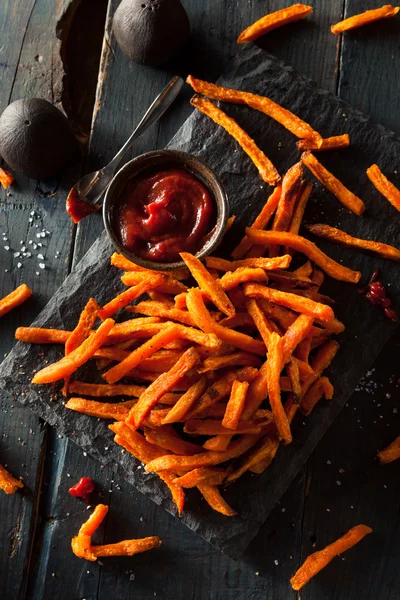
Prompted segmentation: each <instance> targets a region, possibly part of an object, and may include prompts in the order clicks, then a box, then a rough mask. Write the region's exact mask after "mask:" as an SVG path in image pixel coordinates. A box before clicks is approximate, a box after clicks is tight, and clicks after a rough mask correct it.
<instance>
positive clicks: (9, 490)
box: [0, 465, 24, 494]
mask: <svg viewBox="0 0 400 600" xmlns="http://www.w3.org/2000/svg"><path fill="white" fill-rule="evenodd" d="M23 487H24V484H23V483H22V481H20V480H19V479H16V478H15V477H13V476H12V475H11V473H9V472H8V471H7V469H5V468H4V467H3V465H0V490H3V492H5V493H6V494H15V492H16V491H17V489H18V488H23Z"/></svg>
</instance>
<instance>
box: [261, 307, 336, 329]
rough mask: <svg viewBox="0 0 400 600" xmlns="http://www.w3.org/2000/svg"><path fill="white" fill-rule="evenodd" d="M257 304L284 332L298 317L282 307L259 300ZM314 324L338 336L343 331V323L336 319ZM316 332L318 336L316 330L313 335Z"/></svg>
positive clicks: (319, 321)
mask: <svg viewBox="0 0 400 600" xmlns="http://www.w3.org/2000/svg"><path fill="white" fill-rule="evenodd" d="M257 302H258V303H259V305H260V306H261V308H262V310H263V311H264V312H265V313H267V314H268V315H270V317H271V318H272V319H275V320H276V321H277V322H278V324H279V326H280V327H281V328H282V329H284V330H285V329H288V327H290V325H292V323H294V321H295V320H296V319H297V317H298V315H296V313H294V312H293V311H291V310H289V309H288V308H285V307H284V306H278V305H277V304H272V302H269V301H268V300H265V299H262V298H260V299H259V300H258V301H257ZM315 323H316V324H318V325H320V326H321V327H324V328H326V329H327V330H328V331H330V332H331V333H336V334H338V333H342V331H344V325H343V323H341V322H340V321H339V320H338V319H336V318H335V319H332V320H331V321H329V322H328V323H326V322H325V321H321V320H320V319H315ZM317 332H318V334H320V330H318V329H316V331H315V332H314V334H316V333H317ZM314 334H313V335H314Z"/></svg>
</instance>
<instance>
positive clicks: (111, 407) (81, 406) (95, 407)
mask: <svg viewBox="0 0 400 600" xmlns="http://www.w3.org/2000/svg"><path fill="white" fill-rule="evenodd" d="M134 404H135V400H127V401H126V402H97V401H95V400H85V399H84V398H69V400H68V401H67V402H66V404H65V408H69V409H70V410H75V411H77V412H80V413H84V414H85V415H89V416H91V417H99V418H101V419H114V420H115V421H125V419H126V417H127V416H128V414H129V411H130V409H131V408H132V406H133V405H134Z"/></svg>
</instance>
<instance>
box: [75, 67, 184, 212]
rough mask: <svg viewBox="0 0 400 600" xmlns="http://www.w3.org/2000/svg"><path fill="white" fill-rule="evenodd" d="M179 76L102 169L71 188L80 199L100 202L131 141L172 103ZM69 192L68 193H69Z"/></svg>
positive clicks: (178, 88) (176, 91)
mask: <svg viewBox="0 0 400 600" xmlns="http://www.w3.org/2000/svg"><path fill="white" fill-rule="evenodd" d="M183 83H184V82H183V79H182V78H181V77H178V76H177V77H174V78H173V79H171V81H170V82H169V83H168V85H167V86H166V87H165V88H164V89H163V91H162V92H161V94H159V95H158V96H157V98H156V99H155V100H154V102H153V103H152V105H151V106H150V108H149V109H148V110H147V112H146V113H145V115H144V117H143V118H142V120H141V121H140V123H139V125H138V126H137V127H136V129H135V130H134V132H133V133H132V135H131V136H130V137H129V139H128V140H127V141H126V142H125V144H124V145H123V146H122V148H121V150H119V152H117V154H116V155H115V156H114V158H113V159H112V161H111V162H109V163H108V165H106V166H105V167H103V168H102V169H99V170H98V171H94V172H93V173H88V174H87V175H84V176H83V177H82V178H81V179H80V180H79V181H78V182H77V183H76V184H75V185H74V187H73V188H72V190H71V192H72V191H73V190H75V191H76V192H77V193H78V195H79V198H80V199H81V200H85V201H86V202H89V203H90V204H100V203H99V200H100V198H101V196H102V195H103V192H105V191H106V189H107V187H108V186H109V184H110V182H111V180H112V178H113V177H114V174H115V171H116V170H117V167H118V165H119V163H120V161H121V159H122V157H123V156H124V155H125V154H126V152H127V151H128V150H129V149H130V148H131V146H132V144H133V142H134V141H135V140H136V139H137V138H138V137H139V136H140V135H142V133H144V131H145V130H146V129H147V128H148V127H150V125H152V124H153V123H155V122H156V121H158V119H160V117H161V116H162V115H163V114H164V113H165V111H166V110H167V108H169V106H170V105H171V104H172V102H173V101H174V100H175V98H176V97H177V96H178V94H179V92H180V91H181V89H182V86H183ZM71 192H70V193H71Z"/></svg>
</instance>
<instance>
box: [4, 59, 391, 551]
mask: <svg viewBox="0 0 400 600" xmlns="http://www.w3.org/2000/svg"><path fill="white" fill-rule="evenodd" d="M221 81H223V83H225V84H227V83H228V82H229V84H230V85H231V86H232V87H241V88H242V89H249V90H252V91H255V92H259V93H264V94H266V95H268V96H270V97H271V98H273V99H275V100H277V101H279V102H280V103H281V104H283V105H284V106H286V107H288V108H290V109H292V110H293V111H294V112H296V113H297V114H299V116H301V117H302V118H304V119H305V120H307V121H309V122H310V123H311V124H312V125H313V126H314V127H315V128H316V129H318V130H319V131H320V132H321V134H323V135H324V136H328V135H333V134H337V133H344V132H346V131H347V132H349V133H350V136H351V139H352V147H351V148H349V149H347V150H341V151H340V152H332V153H330V154H329V155H328V153H326V154H324V156H323V158H322V160H323V162H324V163H325V164H326V165H327V166H328V167H329V168H331V169H332V170H333V171H334V172H335V174H336V175H338V176H339V177H340V178H341V179H342V180H343V181H344V182H345V183H347V184H348V185H349V187H351V189H352V190H354V191H355V192H356V193H358V194H359V195H360V196H361V197H362V198H363V199H364V201H365V203H366V206H367V211H366V214H365V215H364V216H363V217H361V218H359V217H356V216H355V215H353V214H350V213H349V212H348V211H347V210H346V209H344V208H343V207H342V206H341V205H340V204H339V203H338V202H337V201H336V199H335V198H333V197H332V196H331V195H330V194H328V193H327V192H326V191H325V190H323V189H322V188H321V187H320V186H319V185H318V186H316V189H315V191H314V193H313V201H312V202H311V203H310V206H309V207H308V211H307V213H306V218H307V219H309V220H322V221H326V222H328V223H330V224H332V225H339V226H340V227H342V228H343V229H345V230H347V231H351V232H353V233H354V234H356V235H360V236H361V237H370V238H372V239H379V240H382V241H385V242H387V243H393V244H395V243H396V241H397V239H398V238H399V233H400V231H399V229H400V228H399V227H398V226H396V224H395V223H394V218H393V217H394V216H395V212H394V209H393V207H391V206H390V205H389V204H388V203H387V202H386V201H385V200H383V199H382V198H380V197H379V195H378V193H377V192H375V191H374V189H373V188H372V187H371V185H370V184H369V182H368V180H367V178H366V176H365V174H364V173H365V169H366V168H367V167H368V166H369V164H371V163H372V162H375V161H376V162H378V163H379V164H380V166H381V168H382V169H383V170H384V171H385V172H387V173H393V171H394V170H395V169H396V162H395V161H396V157H398V156H399V149H400V143H399V141H398V140H396V139H395V138H394V136H393V135H392V134H391V133H389V132H387V131H386V130H385V129H384V128H382V127H381V126H378V125H374V124H373V123H372V122H371V121H370V120H369V119H368V118H366V117H364V116H363V115H361V114H360V113H358V112H356V111H354V110H353V109H351V108H350V107H349V106H347V105H346V104H344V103H342V102H341V101H340V100H338V99H337V98H336V97H334V96H332V95H330V94H328V93H327V92H323V91H320V90H317V89H316V87H315V86H314V84H312V83H310V82H309V81H307V80H304V79H302V78H301V77H300V76H299V75H298V74H297V73H296V72H295V71H294V70H293V69H291V68H289V67H285V66H283V65H282V63H280V62H279V61H278V60H277V59H275V58H273V57H271V56H270V55H268V54H266V53H265V52H263V51H262V50H258V49H256V48H251V49H245V50H244V51H243V52H241V53H240V54H239V56H238V57H237V59H235V61H234V63H233V65H232V67H231V68H230V69H229V71H228V72H227V73H226V74H225V76H224V78H223V79H222V80H221ZM224 108H225V109H226V111H227V112H228V113H229V114H230V115H232V116H234V117H235V118H237V120H238V122H239V123H240V124H241V125H242V126H243V127H244V128H245V129H246V130H247V131H248V132H249V133H250V135H252V136H254V138H255V139H256V141H257V143H258V144H259V145H260V147H261V148H262V149H263V150H264V151H265V152H266V153H267V154H268V155H269V156H270V158H271V159H272V160H273V161H274V162H275V164H276V165H277V166H278V168H279V170H280V171H281V173H283V172H284V171H285V169H287V168H288V167H289V166H290V165H291V164H293V162H295V160H296V159H297V157H298V153H297V150H296V148H295V144H294V140H293V138H292V136H291V135H290V134H288V133H287V132H286V131H285V130H283V129H282V128H281V127H280V126H279V125H277V124H276V123H273V122H272V121H271V120H270V119H268V117H266V116H265V115H262V114H259V113H255V112H253V111H251V110H250V109H247V108H246V107H235V106H225V107H224ZM170 146H171V147H174V148H179V149H182V150H186V151H190V152H193V153H194V154H196V155H198V156H200V157H202V158H204V159H205V160H206V161H207V162H208V163H209V164H210V165H211V166H212V167H213V168H214V169H215V170H216V172H217V173H218V174H219V175H220V176H221V178H222V179H223V181H224V183H225V185H226V188H227V191H228V194H229V196H230V201H231V208H232V212H233V213H235V214H237V215H238V224H237V225H236V227H235V230H234V231H233V232H232V234H231V239H232V238H236V235H237V233H238V229H239V228H243V226H244V225H245V224H247V223H249V222H251V220H252V219H253V217H254V216H255V215H256V214H257V212H258V210H259V208H260V206H261V205H262V204H263V202H264V201H265V197H266V194H267V193H268V189H267V188H268V186H266V185H264V184H263V183H262V182H261V181H260V179H259V178H258V175H257V172H256V170H255V168H254V166H253V165H252V164H251V162H250V160H249V159H248V158H247V157H246V156H245V155H243V154H242V152H241V151H240V150H238V149H237V147H236V144H235V142H234V141H232V140H231V139H230V138H229V136H228V135H227V134H226V133H225V132H223V131H221V130H220V129H219V128H217V126H215V125H214V124H213V123H211V122H209V120H208V119H207V118H206V117H204V116H202V115H199V114H193V115H192V116H191V117H190V118H189V119H188V121H187V122H186V123H185V124H184V126H183V127H182V128H181V130H180V131H179V132H178V134H177V135H176V136H175V137H174V139H173V140H172V141H171V144H170ZM320 245H321V247H322V248H323V249H324V250H326V251H327V252H329V254H330V255H331V256H332V257H334V258H335V259H337V260H342V261H343V263H345V264H347V265H349V266H351V267H353V268H356V269H359V270H361V271H362V272H363V273H364V275H365V278H367V277H368V276H369V275H370V274H371V272H372V270H373V269H374V268H375V267H376V266H378V265H379V266H381V267H382V271H383V278H384V281H388V282H391V284H392V288H391V289H392V290H393V296H394V297H398V296H399V294H398V293H397V294H396V293H395V292H396V291H397V292H398V287H399V279H398V277H397V269H398V266H397V265H396V264H394V263H389V262H384V261H381V260H380V259H376V258H373V257H370V256H367V255H365V254H361V253H352V252H350V251H348V250H345V249H340V248H336V247H334V246H332V245H330V244H328V243H321V244H320ZM110 253H111V247H110V245H109V242H108V241H107V239H105V238H100V239H99V240H98V241H97V242H96V243H95V244H94V246H93V247H92V248H91V249H90V250H89V252H88V253H87V255H86V256H85V257H84V258H83V260H82V261H81V263H80V264H79V266H78V267H77V269H76V270H75V272H74V273H73V274H72V275H71V276H70V277H69V278H68V279H67V280H66V282H65V283H64V284H63V286H62V287H61V288H60V290H59V291H58V292H57V294H56V295H55V296H54V297H53V299H52V300H51V301H50V303H49V304H48V305H47V307H46V309H45V310H44V311H43V312H42V313H41V315H40V316H39V318H38V320H37V321H36V323H35V324H36V325H37V326H52V327H61V328H71V327H73V325H74V323H75V322H76V319H77V316H78V314H79V312H80V309H81V307H82V306H83V305H84V304H85V302H86V301H87V299H88V298H89V296H94V297H95V298H96V299H97V300H98V301H99V302H100V303H101V302H104V301H105V300H107V299H109V298H110V297H111V296H112V295H113V293H114V288H115V287H119V285H118V284H119V282H118V276H119V273H118V272H116V270H114V269H113V268H112V267H110V266H109V264H108V259H109V255H110ZM105 281H106V282H107V285H106V286H105V285H104V282H105ZM326 291H327V292H328V293H330V294H331V295H332V296H333V297H334V298H335V299H336V300H337V304H336V314H337V316H338V317H339V318H341V319H343V320H344V321H345V323H346V325H347V330H346V333H345V334H344V335H343V336H342V337H343V341H342V348H341V351H340V353H339V354H338V356H337V358H336V359H335V362H334V365H333V368H332V369H331V370H330V377H331V379H332V382H333V383H334V385H335V389H336V395H335V399H334V401H333V402H331V403H329V405H327V406H326V407H323V408H321V409H318V410H317V411H315V413H314V414H312V415H311V417H309V418H308V419H307V422H306V424H305V425H304V424H303V422H302V421H301V420H300V422H298V423H297V424H296V425H295V427H294V438H295V441H294V443H293V444H291V445H290V446H289V447H287V448H284V449H281V450H280V452H279V454H278V457H277V460H276V461H275V462H274V463H273V465H272V467H271V468H270V469H268V471H267V472H266V473H265V474H263V475H262V476H261V477H257V476H252V475H246V476H244V477H243V478H242V479H241V480H240V481H239V482H238V483H237V484H235V485H234V486H231V487H230V488H229V489H227V491H226V493H225V494H224V495H225V496H226V499H227V500H228V502H230V503H231V504H232V505H233V506H234V507H235V508H236V509H237V510H238V513H239V516H238V517H236V518H234V519H226V518H224V517H222V516H221V515H219V514H217V513H213V512H212V511H211V509H209V508H208V507H207V506H206V505H205V503H204V501H199V497H198V495H196V494H195V493H194V494H193V495H188V502H187V510H186V511H185V513H184V515H183V517H182V520H183V522H184V523H185V524H186V525H188V526H189V527H190V528H191V529H192V530H194V531H196V532H197V533H199V534H200V535H202V536H203V537H204V538H205V539H207V540H208V541H210V542H211V543H213V544H215V545H216V546H217V547H219V548H220V549H222V550H223V551H224V552H226V553H227V554H228V555H230V556H232V557H238V556H239V555H240V554H241V553H242V552H243V550H244V549H245V547H246V546H247V544H248V543H249V541H250V540H251V539H252V538H253V537H254V535H255V534H256V533H257V530H258V529H259V527H260V525H261V524H262V522H263V521H264V520H265V518H266V516H267V515H268V513H269V512H270V510H271V509H272V507H273V506H274V504H275V503H276V501H277V500H278V499H279V498H280V497H281V495H282V493H283V491H284V490H285V489H286V487H287V486H288V484H289V483H290V482H291V481H292V479H293V478H294V476H295V474H296V473H297V471H298V470H299V469H300V467H301V466H302V465H303V464H304V462H305V460H306V459H307V458H308V456H309V455H310V453H311V452H312V450H313V449H314V447H315V445H316V444H317V442H318V441H319V440H320V439H321V437H322V436H323V435H324V433H325V432H326V430H327V428H328V427H329V425H330V424H331V423H332V421H333V419H334V418H335V416H336V415H337V413H338V412H339V410H340V408H341V407H342V406H343V405H344V403H345V402H346V400H347V398H348V397H349V395H350V394H351V392H352V391H353V389H354V388H355V386H356V384H357V382H358V380H359V379H360V377H361V376H362V375H363V373H364V372H365V370H366V369H367V368H368V366H369V365H370V364H371V363H372V361H373V360H374V358H375V357H376V356H377V355H378V353H379V351H380V350H381V349H382V347H383V345H384V344H385V342H386V341H387V340H388V339H389V337H390V335H391V334H392V333H393V332H394V330H395V325H394V324H392V323H390V322H389V321H387V320H386V319H385V318H384V317H383V315H382V314H381V313H380V312H379V310H378V309H377V308H376V307H372V306H370V305H369V304H368V303H367V302H366V301H365V300H364V299H362V298H360V297H359V295H358V294H357V292H356V289H355V287H354V286H350V285H349V284H343V283H337V282H331V281H329V282H328V283H327V285H326ZM59 356H60V349H55V348H46V351H45V353H43V348H39V347H29V346H26V345H23V344H17V346H16V347H15V349H14V350H13V351H12V352H11V354H10V356H9V357H8V358H7V359H6V360H5V361H4V362H3V364H2V368H1V373H0V385H1V387H2V388H3V389H4V390H7V389H8V390H10V387H11V386H12V388H13V391H14V393H13V395H15V397H17V398H18V399H19V400H20V401H21V402H23V403H24V404H26V405H28V406H29V407H30V408H32V410H34V411H35V412H37V413H38V414H39V415H40V416H41V417H43V418H44V419H46V420H47V421H48V422H49V423H51V424H52V425H54V426H55V427H56V428H57V429H58V430H60V431H62V432H64V433H66V434H67V435H68V436H70V437H71V438H72V439H74V440H75V441H76V442H77V443H78V444H79V445H80V446H81V447H82V448H83V449H84V450H86V451H87V452H89V453H90V454H92V455H93V456H95V457H96V458H98V459H99V460H101V462H102V464H107V465H109V466H111V467H112V468H114V469H116V470H117V471H118V472H119V473H121V474H122V475H123V476H124V477H125V479H126V480H127V481H129V482H130V483H132V484H133V485H135V486H136V487H137V488H138V489H139V490H140V491H142V492H143V493H145V494H146V495H148V496H149V497H150V498H151V499H152V500H154V501H155V502H156V503H158V504H162V505H163V506H164V507H165V508H166V510H168V511H173V510H174V509H173V507H172V505H171V502H170V500H169V495H168V491H167V490H166V489H164V486H162V484H160V482H159V481H158V480H157V478H156V477H154V476H153V475H147V474H144V473H143V469H142V468H141V466H140V465H139V466H137V465H132V459H131V457H129V456H127V454H126V453H122V452H121V449H120V448H119V447H116V446H115V445H114V444H112V443H110V440H111V439H112V436H111V435H110V434H109V432H108V430H107V426H106V424H105V423H102V422H100V421H97V420H95V419H93V418H90V417H86V416H85V415H77V414H76V413H69V412H68V411H66V410H65V409H64V408H63V406H62V402H61V401H60V398H58V397H57V394H56V391H57V389H56V388H54V389H52V392H51V393H49V389H48V388H45V387H41V388H39V387H35V388H34V389H33V388H32V387H31V386H30V384H29V380H30V377H31V375H32V372H33V371H34V370H37V369H38V368H41V366H43V365H44V364H45V362H46V361H49V362H51V361H53V360H56V359H57V358H58V357H59ZM354 356H357V364H353V358H354ZM349 365H351V368H349ZM138 467H139V468H138Z"/></svg>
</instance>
